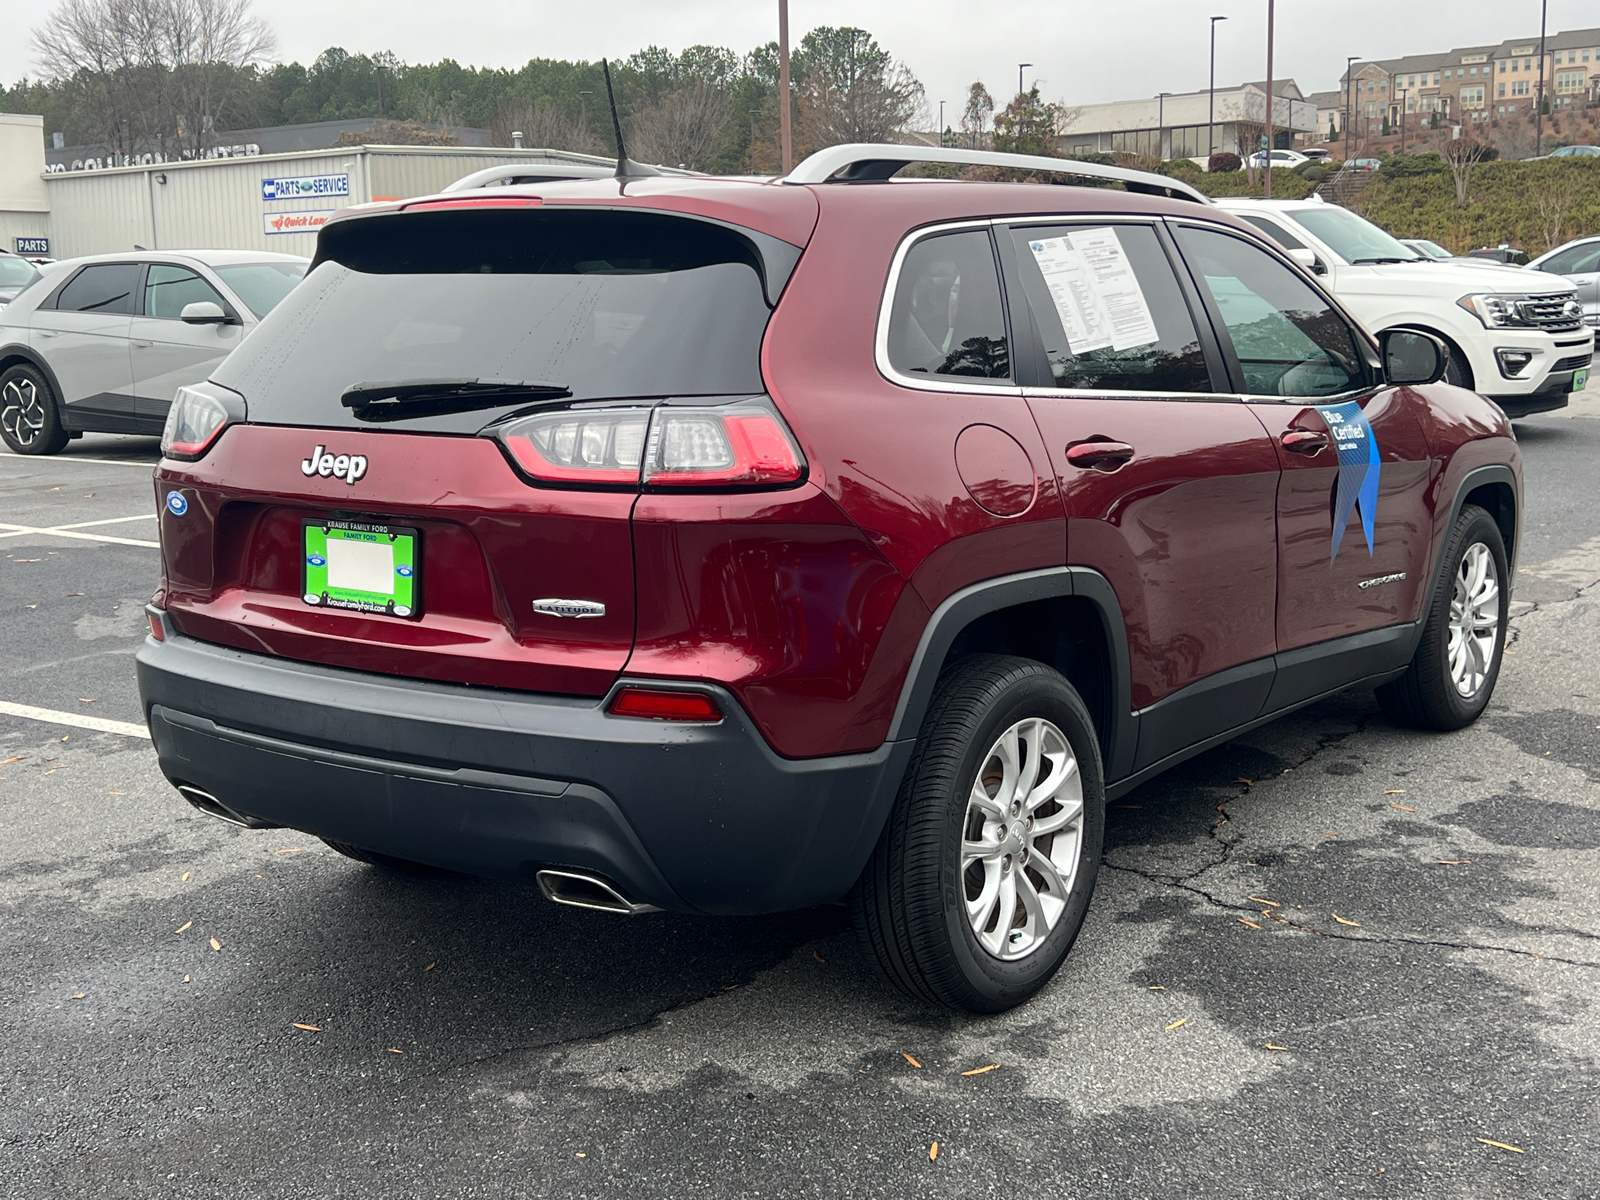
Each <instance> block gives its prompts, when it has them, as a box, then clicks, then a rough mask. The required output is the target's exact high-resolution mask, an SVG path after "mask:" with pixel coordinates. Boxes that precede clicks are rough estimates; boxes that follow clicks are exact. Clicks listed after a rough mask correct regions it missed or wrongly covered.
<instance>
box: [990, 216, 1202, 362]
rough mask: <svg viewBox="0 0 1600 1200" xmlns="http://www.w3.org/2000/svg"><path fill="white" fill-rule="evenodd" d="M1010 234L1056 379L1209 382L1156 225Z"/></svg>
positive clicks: (1062, 228) (1073, 227)
mask: <svg viewBox="0 0 1600 1200" xmlns="http://www.w3.org/2000/svg"><path fill="white" fill-rule="evenodd" d="M1011 236H1012V237H1013V238H1014V239H1015V240H1016V245H1017V271H1018V274H1019V275H1020V276H1021V279H1022V291H1023V294H1024V295H1025V296H1026V297H1027V298H1028V307H1029V309H1030V310H1031V311H1032V313H1033V322H1034V325H1035V327H1036V328H1037V329H1038V330H1039V337H1040V340H1041V341H1042V342H1043V343H1044V351H1045V355H1046V357H1047V358H1048V359H1049V361H1050V375H1051V378H1052V381H1053V384H1054V386H1055V387H1058V388H1076V389H1082V390H1089V391H1127V392H1144V393H1149V392H1210V391H1211V390H1212V386H1211V376H1210V373H1209V372H1208V371H1207V370H1206V361H1205V355H1204V353H1203V352H1202V351H1201V349H1200V336H1199V334H1198V333H1196V332H1195V324H1194V319H1193V317H1191V316H1190V314H1189V306H1188V305H1187V304H1186V303H1185V302H1184V299H1183V293H1182V292H1181V291H1180V290H1179V288H1178V281H1177V278H1176V277H1175V276H1174V274H1173V271H1172V264H1171V263H1170V262H1169V261H1168V260H1167V255H1166V252H1165V251H1164V250H1162V248H1161V243H1160V241H1159V240H1158V239H1157V237H1156V232H1155V230H1153V229H1151V228H1150V227H1149V226H1147V225H1060V226H1029V227H1027V228H1022V229H1013V230H1012V231H1011Z"/></svg>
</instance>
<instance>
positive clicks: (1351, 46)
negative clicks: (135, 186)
mask: <svg viewBox="0 0 1600 1200" xmlns="http://www.w3.org/2000/svg"><path fill="white" fill-rule="evenodd" d="M53 7H54V0H3V2H0V8H3V10H4V16H3V17H0V79H4V80H6V81H7V82H8V83H9V82H14V81H15V80H17V79H18V78H20V77H21V76H23V75H26V74H32V73H33V71H34V67H33V53H32V49H31V45H30V43H31V38H30V37H28V36H26V31H28V30H31V29H32V28H34V27H35V26H36V25H38V24H39V23H40V22H41V21H42V20H43V19H44V18H45V16H46V15H47V14H48V13H49V12H50V10H51V9H52V8H53ZM1266 7H1267V6H1266V0H1109V2H1106V0H1053V2H1050V0H960V2H958V0H915V2H911V0H791V3H790V10H789V20H790V31H791V35H792V36H793V37H794V38H795V40H796V41H798V39H799V37H800V35H801V34H803V33H804V32H805V31H806V30H807V29H810V28H811V27H812V26H815V25H859V26H862V27H863V28H865V29H867V30H869V31H871V33H872V34H873V35H874V36H876V37H877V39H878V41H879V42H880V43H881V44H882V45H883V46H884V47H885V48H887V49H888V50H889V51H890V53H892V54H894V55H895V56H896V57H898V58H901V59H904V60H905V62H906V64H907V65H908V66H910V68H911V69H912V71H914V72H915V73H916V75H917V77H918V78H919V79H921V80H922V82H923V84H924V86H925V87H926V88H927V91H928V99H929V100H930V101H931V102H932V106H933V108H934V110H937V107H938V102H939V101H940V100H945V101H947V102H948V104H947V107H946V110H945V119H946V121H947V123H949V124H952V125H954V124H956V123H957V122H958V121H959V114H960V108H961V102H962V98H963V97H964V96H965V95H966V90H967V85H968V84H970V83H971V82H972V81H973V80H974V79H982V80H983V82H984V83H985V84H986V85H987V86H988V88H989V90H990V91H991V92H992V93H993V94H994V96H995V98H996V99H997V100H999V101H1000V102H1001V103H1002V104H1003V103H1004V102H1005V100H1006V99H1007V98H1008V97H1009V96H1010V95H1011V94H1012V93H1013V92H1014V91H1015V90H1016V86H1017V82H1016V81H1017V64H1018V62H1027V61H1031V62H1032V63H1033V64H1034V65H1033V66H1032V67H1031V68H1028V69H1027V70H1026V71H1025V73H1024V74H1025V79H1026V82H1027V83H1029V84H1031V83H1032V82H1033V81H1034V80H1036V79H1037V80H1038V81H1039V83H1040V85H1041V88H1042V91H1043V92H1044V95H1045V97H1046V98H1047V99H1051V100H1062V101H1065V102H1066V103H1068V104H1092V103H1096V102H1099V101H1104V100H1123V99H1132V98H1136V97H1141V96H1153V95H1155V93H1157V92H1159V91H1169V92H1183V91H1192V90H1198V89H1202V88H1204V87H1205V86H1206V69H1207V49H1208V46H1207V21H1206V18H1207V17H1208V16H1209V15H1211V14H1213V13H1219V14H1221V13H1225V14H1227V15H1228V16H1229V18H1230V19H1229V20H1227V21H1225V22H1221V23H1220V24H1219V25H1218V26H1217V83H1218V85H1219V86H1221V85H1223V84H1227V83H1236V82H1241V81H1243V80H1246V79H1262V78H1264V77H1265V76H1266ZM256 12H258V13H260V14H261V15H263V16H265V17H267V19H268V21H269V22H270V23H271V25H272V28H273V29H274V31H275V32H276V33H277V36H278V42H279V50H280V56H281V57H282V58H283V59H285V60H286V61H287V60H294V59H297V60H299V61H300V62H302V63H310V62H311V60H312V59H313V58H315V57H316V55H317V54H318V53H319V52H320V51H322V50H323V49H324V48H325V47H327V46H343V47H344V48H345V49H346V50H349V51H351V52H369V53H370V52H373V51H377V50H385V49H387V50H393V51H394V52H395V53H396V54H398V55H399V56H400V57H401V58H402V59H404V60H406V61H407V62H432V61H435V60H437V59H440V58H454V59H455V60H456V61H457V62H460V63H462V64H465V65H472V66H491V67H517V66H520V65H521V64H522V63H524V62H526V61H527V60H528V59H530V58H574V59H598V58H600V57H601V56H602V55H609V56H612V57H618V58H620V57H625V56H626V55H628V54H629V53H631V52H633V51H634V50H637V49H639V48H641V47H643V46H646V45H650V44H652V43H654V44H658V45H664V46H667V47H669V48H671V49H673V50H681V49H683V48H684V47H685V46H692V45H694V44H696V43H700V42H705V43H710V44H713V45H722V46H728V47H730V48H732V49H733V50H735V51H739V52H741V53H742V52H744V51H746V50H749V49H750V48H751V47H753V46H756V45H759V44H760V43H762V42H765V41H768V40H772V39H775V38H776V37H777V29H778V23H777V0H761V2H752V0H581V2H578V3H573V2H572V0H565V2H563V3H550V2H549V0H523V2H522V3H516V4H509V3H495V2H494V0H473V2H472V3H466V4H462V3H456V4H440V3H438V2H437V0H272V2H271V3H270V4H268V3H262V2H261V0H258V2H257V4H256ZM1277 12H1278V17H1277V21H1278V26H1277V53H1276V59H1275V67H1274V74H1275V75H1277V76H1279V77H1287V78H1292V79H1294V80H1295V81H1296V82H1297V83H1298V84H1299V85H1300V87H1301V89H1302V90H1303V91H1305V92H1308V93H1309V92H1313V91H1319V90H1324V89H1330V88H1333V87H1335V86H1337V80H1338V77H1339V74H1340V72H1341V71H1342V70H1343V69H1344V60H1345V56H1346V55H1350V54H1359V55H1362V56H1364V57H1368V58H1392V57H1397V56H1399V55H1402V54H1421V53H1427V52H1429V51H1434V50H1445V49H1449V48H1450V47H1451V46H1458V45H1473V44H1478V43H1483V44H1488V43H1492V42H1499V41H1501V40H1503V39H1505V38H1510V37H1517V36H1523V35H1533V36H1537V34H1538V31H1539V2H1538V0H1450V2H1449V3H1446V4H1408V3H1397V2H1395V0H1282V2H1281V3H1279V4H1278V6H1277ZM1549 14H1550V15H1549V30H1550V31H1551V32H1556V31H1558V30H1561V29H1578V28H1585V27H1595V26H1600V5H1597V4H1596V3H1595V0H1549ZM934 115H936V112H935V114H934Z"/></svg>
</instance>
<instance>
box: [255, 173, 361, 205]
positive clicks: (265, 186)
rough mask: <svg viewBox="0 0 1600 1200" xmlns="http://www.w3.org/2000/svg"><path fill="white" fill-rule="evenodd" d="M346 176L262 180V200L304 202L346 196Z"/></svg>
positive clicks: (347, 178) (347, 180)
mask: <svg viewBox="0 0 1600 1200" xmlns="http://www.w3.org/2000/svg"><path fill="white" fill-rule="evenodd" d="M349 194H350V176H348V175H301V176H298V177H296V178H294V179H263V180H262V181H261V199H262V200H306V199H310V198H311V197H313V196H348V195H349Z"/></svg>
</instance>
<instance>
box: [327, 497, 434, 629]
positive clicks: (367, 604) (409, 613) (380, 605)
mask: <svg viewBox="0 0 1600 1200" xmlns="http://www.w3.org/2000/svg"><path fill="white" fill-rule="evenodd" d="M301 530H302V539H303V541H304V544H305V545H304V553H303V554H302V556H301V578H302V582H303V584H304V586H303V587H302V588H301V589H300V591H301V595H302V596H303V597H304V599H305V602H306V603H307V604H314V605H316V606H317V607H318V608H344V609H351V610H354V611H355V612H364V613H382V614H384V615H386V616H391V617H406V618H409V619H411V620H415V619H416V618H418V617H420V616H421V615H422V535H421V534H420V533H418V532H417V531H416V530H415V529H407V528H403V527H401V526H399V525H375V524H371V523H368V522H366V521H332V520H316V521H304V522H302V523H301Z"/></svg>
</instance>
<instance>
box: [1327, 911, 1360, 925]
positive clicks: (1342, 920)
mask: <svg viewBox="0 0 1600 1200" xmlns="http://www.w3.org/2000/svg"><path fill="white" fill-rule="evenodd" d="M1333 919H1334V920H1335V921H1337V922H1339V924H1341V925H1354V926H1355V927H1356V928H1357V929H1360V928H1361V922H1360V921H1349V920H1346V919H1345V918H1344V917H1341V916H1340V915H1339V914H1338V913H1334V914H1333Z"/></svg>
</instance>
